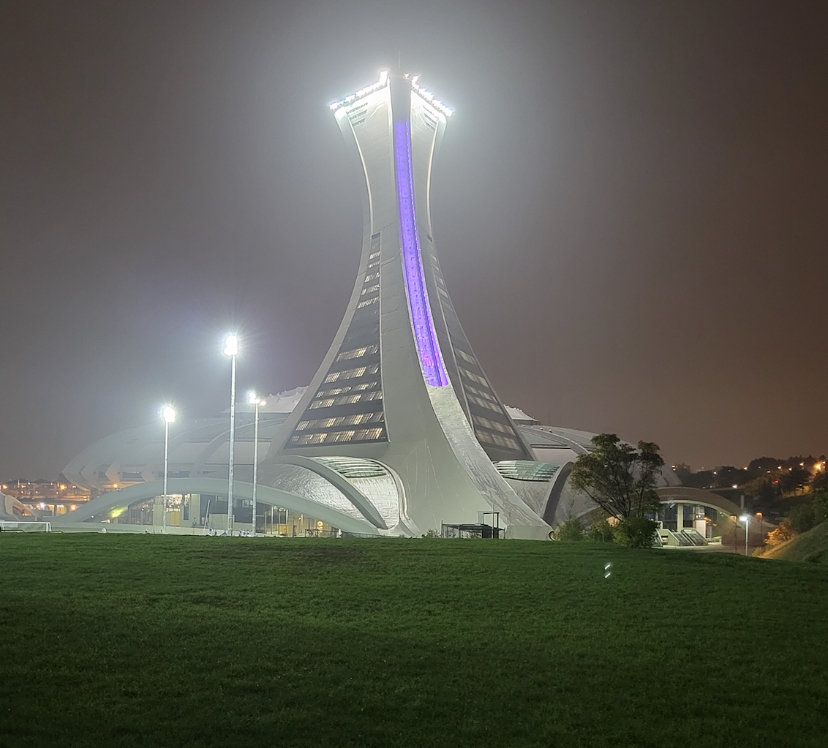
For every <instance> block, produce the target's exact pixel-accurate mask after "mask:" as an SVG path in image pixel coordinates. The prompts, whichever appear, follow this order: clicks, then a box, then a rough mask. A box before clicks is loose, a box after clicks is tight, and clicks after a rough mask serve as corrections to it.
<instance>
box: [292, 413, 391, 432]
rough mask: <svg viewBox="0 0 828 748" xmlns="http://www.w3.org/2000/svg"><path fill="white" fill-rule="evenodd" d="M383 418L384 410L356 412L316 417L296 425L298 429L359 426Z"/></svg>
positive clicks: (376, 421)
mask: <svg viewBox="0 0 828 748" xmlns="http://www.w3.org/2000/svg"><path fill="white" fill-rule="evenodd" d="M382 420H383V415H382V411H379V412H377V413H354V414H353V415H350V416H337V417H336V418H316V419H314V420H312V421H300V422H299V423H298V424H297V426H296V431H307V430H308V429H329V428H331V427H332V426H359V425H360V424H363V423H378V422H380V421H382Z"/></svg>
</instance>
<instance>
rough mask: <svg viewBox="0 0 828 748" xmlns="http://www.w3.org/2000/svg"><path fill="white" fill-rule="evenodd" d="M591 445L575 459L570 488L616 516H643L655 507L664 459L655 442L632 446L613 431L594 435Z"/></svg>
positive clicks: (622, 517)
mask: <svg viewBox="0 0 828 748" xmlns="http://www.w3.org/2000/svg"><path fill="white" fill-rule="evenodd" d="M592 445H593V449H592V451H591V452H589V453H587V454H583V455H580V456H579V457H578V459H577V460H576V462H575V467H574V468H573V469H572V475H571V477H570V484H571V485H572V487H573V488H575V489H577V490H579V491H583V492H584V493H585V494H586V495H587V496H589V498H590V499H592V501H594V502H595V503H596V504H597V505H598V506H599V507H601V509H603V510H604V511H605V512H606V513H607V514H609V515H610V516H612V517H615V518H616V519H628V518H630V517H643V516H644V515H645V513H646V512H648V511H653V510H654V509H656V508H657V507H658V495H657V494H656V492H655V487H656V484H657V481H658V476H659V474H660V470H661V468H662V466H663V465H664V460H663V459H662V458H661V455H660V454H659V447H658V445H657V444H654V443H653V442H643V441H642V442H638V448H636V447H633V446H632V444H627V443H626V442H623V441H621V440H620V439H619V438H618V437H617V436H616V435H615V434H598V435H597V436H594V437H592Z"/></svg>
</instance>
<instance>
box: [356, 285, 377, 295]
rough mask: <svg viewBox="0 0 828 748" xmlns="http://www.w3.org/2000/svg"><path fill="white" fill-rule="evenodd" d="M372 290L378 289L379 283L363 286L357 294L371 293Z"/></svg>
mask: <svg viewBox="0 0 828 748" xmlns="http://www.w3.org/2000/svg"><path fill="white" fill-rule="evenodd" d="M374 291H379V283H375V284H374V285H373V286H365V288H363V289H362V291H360V292H359V295H360V296H367V295H368V294H369V293H373V292H374Z"/></svg>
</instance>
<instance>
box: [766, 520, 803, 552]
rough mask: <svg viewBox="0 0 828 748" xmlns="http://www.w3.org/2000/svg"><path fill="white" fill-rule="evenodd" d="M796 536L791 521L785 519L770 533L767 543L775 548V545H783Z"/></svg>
mask: <svg viewBox="0 0 828 748" xmlns="http://www.w3.org/2000/svg"><path fill="white" fill-rule="evenodd" d="M795 536H796V533H795V532H794V531H793V530H792V529H791V521H790V520H789V519H783V520H782V521H781V522H780V523H779V526H778V527H777V528H776V529H775V530H773V531H772V532H769V533H768V537H767V538H766V539H765V545H767V546H769V547H771V548H773V547H774V546H775V545H781V544H782V543H785V542H787V541H788V540H790V539H791V538H793V537H795Z"/></svg>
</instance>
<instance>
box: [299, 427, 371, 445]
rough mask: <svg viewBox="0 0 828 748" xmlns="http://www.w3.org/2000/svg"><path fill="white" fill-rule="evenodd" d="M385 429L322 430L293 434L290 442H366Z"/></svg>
mask: <svg viewBox="0 0 828 748" xmlns="http://www.w3.org/2000/svg"><path fill="white" fill-rule="evenodd" d="M384 431H385V429H383V427H382V426H377V427H375V428H372V429H350V430H348V431H327V432H326V431H322V432H320V433H318V434H294V435H293V436H291V437H290V442H291V444H335V443H340V442H367V441H375V440H376V439H379V438H380V437H381V436H382V434H383V433H384Z"/></svg>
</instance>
